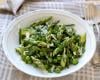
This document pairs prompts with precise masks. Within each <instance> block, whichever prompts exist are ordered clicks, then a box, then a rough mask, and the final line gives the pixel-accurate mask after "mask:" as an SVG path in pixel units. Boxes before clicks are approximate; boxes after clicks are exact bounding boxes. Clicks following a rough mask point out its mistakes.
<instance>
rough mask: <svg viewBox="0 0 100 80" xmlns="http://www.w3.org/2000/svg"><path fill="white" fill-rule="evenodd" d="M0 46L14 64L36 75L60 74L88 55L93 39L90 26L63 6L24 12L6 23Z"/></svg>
mask: <svg viewBox="0 0 100 80" xmlns="http://www.w3.org/2000/svg"><path fill="white" fill-rule="evenodd" d="M2 44H3V49H4V52H5V54H6V56H7V57H8V59H9V60H10V61H11V62H12V64H13V65H15V67H17V68H18V69H19V70H21V71H23V72H25V73H27V74H30V75H33V76H37V77H50V78H51V77H60V76H64V75H68V74H70V73H73V72H75V71H77V70H79V69H80V68H82V67H83V66H84V65H85V64H86V63H87V62H89V60H90V59H91V58H92V56H93V54H94V51H95V48H96V41H95V36H94V33H93V30H92V29H91V27H90V26H89V25H88V24H87V23H86V22H85V21H83V20H82V19H81V18H79V17H78V16H76V15H74V14H72V13H70V12H67V11H63V10H54V9H49V10H36V11H33V12H28V13H26V14H24V15H22V16H20V17H18V18H16V19H14V20H13V21H12V22H11V23H10V24H9V25H8V28H7V30H6V31H5V33H4V36H3V43H2Z"/></svg>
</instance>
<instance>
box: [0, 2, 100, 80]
mask: <svg viewBox="0 0 100 80" xmlns="http://www.w3.org/2000/svg"><path fill="white" fill-rule="evenodd" d="M62 1H64V0H62ZM52 8H53V9H64V10H67V11H70V12H72V13H74V14H76V15H79V16H81V17H82V16H83V15H84V14H83V10H82V4H79V3H75V2H61V0H58V2H57V0H54V1H53V0H51V2H50V0H48V2H47V1H46V0H44V2H43V1H42V0H41V1H40V0H37V1H35V2H34V1H31V0H30V1H26V2H25V3H24V5H23V6H22V8H21V10H20V11H18V13H17V14H16V15H15V16H14V15H11V14H0V37H1V36H2V32H3V31H5V29H6V28H7V25H8V24H9V22H11V20H13V19H14V18H15V17H17V16H19V15H22V14H23V13H26V12H28V11H33V10H37V9H52ZM0 80H100V68H96V69H95V68H94V67H93V66H92V65H91V63H88V64H87V65H85V66H84V67H83V68H82V69H80V70H79V71H77V72H75V73H73V74H70V75H68V76H64V77H61V78H54V79H50V78H48V79H47V78H46V79H45V78H37V77H33V76H30V75H27V74H25V73H23V72H21V71H19V70H18V69H16V68H15V67H14V66H13V65H12V64H11V63H10V62H9V61H8V59H7V57H6V56H5V54H4V52H3V50H2V47H1V48H0Z"/></svg>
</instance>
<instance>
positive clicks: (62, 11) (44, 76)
mask: <svg viewBox="0 0 100 80" xmlns="http://www.w3.org/2000/svg"><path fill="white" fill-rule="evenodd" d="M41 11H42V12H47V11H48V12H49V11H52V12H54V13H55V12H59V14H61V15H62V14H63V15H67V14H70V15H71V16H73V17H74V19H76V20H78V21H79V20H80V21H81V22H82V23H84V25H86V26H87V28H88V31H89V32H90V33H91V35H92V36H91V37H92V42H94V43H93V46H94V47H93V49H92V50H91V56H89V58H88V59H87V60H86V61H85V62H84V64H82V65H81V66H79V67H77V68H76V69H74V70H73V71H70V72H69V73H62V74H59V75H56V76H46V75H43V76H42V75H37V74H31V73H28V72H27V71H24V70H22V69H21V68H20V67H19V66H18V65H17V64H15V63H14V61H13V59H11V58H10V57H9V56H10V55H8V54H7V53H8V52H7V48H6V43H5V41H6V33H7V30H9V27H11V24H13V23H14V22H16V21H17V20H19V19H20V18H23V17H24V16H27V15H28V14H35V12H41ZM12 28H13V27H12ZM89 29H91V30H89ZM2 47H3V50H4V53H5V55H6V56H7V58H8V60H9V61H10V62H11V63H12V64H13V65H14V66H15V67H16V68H17V69H18V70H20V71H22V72H24V73H27V74H29V75H31V76H36V77H43V78H55V77H62V76H65V75H69V74H71V73H73V72H76V71H78V70H79V69H81V68H82V67H83V66H84V65H85V64H87V63H88V62H89V61H90V60H91V58H92V57H93V55H94V52H95V50H96V39H95V35H94V32H93V30H92V28H90V27H89V25H88V23H87V22H86V21H84V20H82V19H81V18H80V17H79V16H77V15H75V14H73V13H71V12H69V11H65V10H57V9H39V10H35V11H30V12H27V13H25V14H23V15H21V16H19V17H17V18H15V19H14V20H12V21H11V22H10V23H9V24H8V27H7V29H6V30H5V32H4V35H3V40H2Z"/></svg>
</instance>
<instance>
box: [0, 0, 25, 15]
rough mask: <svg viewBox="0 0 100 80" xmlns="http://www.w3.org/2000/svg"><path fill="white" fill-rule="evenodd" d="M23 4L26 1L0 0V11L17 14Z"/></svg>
mask: <svg viewBox="0 0 100 80" xmlns="http://www.w3.org/2000/svg"><path fill="white" fill-rule="evenodd" d="M23 2H24V0H0V10H7V11H11V12H12V13H13V14H16V12H17V10H18V9H19V7H20V6H21V5H22V4H23Z"/></svg>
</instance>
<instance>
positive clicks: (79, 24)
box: [2, 9, 96, 78]
mask: <svg viewBox="0 0 100 80" xmlns="http://www.w3.org/2000/svg"><path fill="white" fill-rule="evenodd" d="M47 16H53V17H54V19H55V20H61V23H65V24H70V23H74V24H76V27H75V29H76V30H77V33H79V34H82V33H84V32H86V51H85V53H84V54H83V56H82V57H81V58H80V59H79V63H78V64H77V65H72V66H70V67H69V68H66V69H64V70H63V71H62V72H61V73H59V74H56V73H44V72H42V71H40V70H38V69H36V68H34V67H32V66H31V65H28V64H25V63H24V62H23V61H22V60H21V57H20V55H19V54H18V53H16V51H15V48H16V47H18V45H19V44H18V31H19V28H20V27H27V26H29V25H30V24H31V23H32V22H34V21H35V20H37V19H39V18H41V17H47ZM2 44H3V49H4V52H5V54H6V56H7V58H8V59H9V60H10V61H11V63H12V64H13V65H14V66H15V67H16V68H18V69H19V70H21V71H23V72H25V73H27V74H29V75H32V76H37V77H46V78H52V77H60V76H65V75H68V74H70V73H73V72H75V71H77V70H79V69H80V68H82V67H83V66H84V65H85V64H86V63H88V62H89V61H90V59H91V58H92V57H93V54H94V52H95V49H96V40H95V36H94V33H93V30H92V29H91V27H90V26H89V25H88V24H87V23H86V22H85V21H84V20H82V19H81V18H80V17H78V16H76V15H74V14H72V13H70V12H68V11H63V10H54V9H49V10H47V9H46V10H36V11H33V12H28V13H26V14H24V15H21V16H19V17H17V18H16V19H14V20H13V21H12V22H11V23H10V24H9V25H8V28H7V30H6V31H5V33H4V37H3V43H2Z"/></svg>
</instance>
